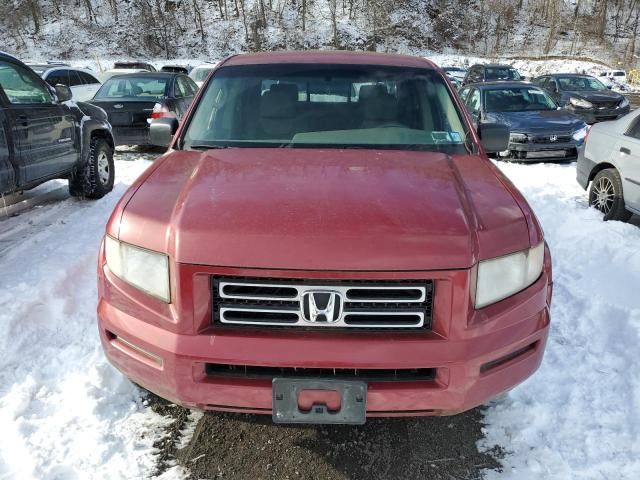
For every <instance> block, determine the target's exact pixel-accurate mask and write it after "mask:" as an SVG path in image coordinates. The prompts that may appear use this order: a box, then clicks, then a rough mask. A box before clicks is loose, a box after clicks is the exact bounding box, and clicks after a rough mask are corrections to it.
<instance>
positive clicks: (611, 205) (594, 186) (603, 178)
mask: <svg viewBox="0 0 640 480" xmlns="http://www.w3.org/2000/svg"><path fill="white" fill-rule="evenodd" d="M589 206H592V207H595V208H597V209H598V210H600V211H601V212H602V213H603V214H604V220H605V221H608V220H618V221H620V222H626V221H627V220H629V218H631V212H630V211H629V210H627V209H626V208H625V204H624V196H623V193H622V179H621V178H620V174H619V173H618V171H617V170H616V169H614V168H607V169H605V170H601V171H599V172H598V174H597V175H596V176H595V178H594V179H593V182H591V187H590V188H589Z"/></svg>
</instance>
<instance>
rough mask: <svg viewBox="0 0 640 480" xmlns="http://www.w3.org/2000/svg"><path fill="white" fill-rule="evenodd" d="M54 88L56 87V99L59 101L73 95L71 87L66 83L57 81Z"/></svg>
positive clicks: (65, 100) (68, 98)
mask: <svg viewBox="0 0 640 480" xmlns="http://www.w3.org/2000/svg"><path fill="white" fill-rule="evenodd" d="M55 88H56V97H58V101H59V102H60V103H62V102H67V101H69V100H71V98H72V97H73V93H72V92H71V89H70V88H69V87H67V86H66V85H62V84H61V83H58V84H57V85H56V87H55Z"/></svg>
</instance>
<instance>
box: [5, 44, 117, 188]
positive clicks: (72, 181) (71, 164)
mask: <svg viewBox="0 0 640 480" xmlns="http://www.w3.org/2000/svg"><path fill="white" fill-rule="evenodd" d="M69 100H71V90H69V87H66V86H64V85H56V86H55V88H54V87H51V86H50V85H49V84H47V83H46V82H45V81H44V80H42V78H40V77H39V76H38V75H37V74H36V73H35V72H34V71H33V70H31V69H30V68H29V67H27V66H26V65H25V64H24V63H22V62H21V61H19V60H17V59H16V58H14V57H12V56H11V55H7V54H4V53H0V195H3V194H6V193H11V192H16V191H20V190H28V189H30V188H33V187H35V186H37V185H39V184H41V183H44V182H46V181H47V180H52V179H54V178H68V179H69V192H70V193H71V195H74V196H82V197H87V198H100V197H102V196H104V195H105V194H107V193H108V192H110V191H111V189H112V188H113V180H114V165H113V148H114V142H113V135H112V134H111V125H109V122H108V121H107V115H106V114H105V112H104V111H103V110H102V109H101V108H98V107H95V106H93V105H89V104H86V103H80V102H78V103H75V102H70V101H69Z"/></svg>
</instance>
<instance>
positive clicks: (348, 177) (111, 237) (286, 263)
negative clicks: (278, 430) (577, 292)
mask: <svg viewBox="0 0 640 480" xmlns="http://www.w3.org/2000/svg"><path fill="white" fill-rule="evenodd" d="M508 137H509V132H508V129H507V128H506V127H504V126H503V125H495V124H493V125H492V124H483V125H481V126H480V127H479V130H478V131H475V130H474V128H473V126H472V123H471V121H470V119H469V117H468V116H467V114H466V113H465V110H464V107H463V105H462V103H461V102H460V99H459V98H458V95H457V93H456V92H455V91H454V89H453V88H452V86H451V84H450V83H449V82H448V81H447V80H446V77H445V75H444V74H443V72H442V71H441V70H440V69H439V68H438V67H437V66H435V65H434V64H433V63H431V62H429V61H428V60H425V59H423V58H417V57H408V56H400V55H388V54H374V53H353V52H278V53H263V54H247V55H238V56H233V57H230V58H228V59H227V60H225V61H224V62H221V63H220V64H219V65H218V66H217V68H216V69H215V70H214V72H213V73H212V74H211V75H210V77H209V78H208V80H207V81H206V82H205V84H204V86H203V87H202V89H201V91H200V92H199V94H198V96H197V97H196V99H195V100H194V102H193V105H192V107H191V110H190V112H189V113H188V114H187V115H186V117H185V118H184V120H183V122H182V124H181V125H180V127H178V124H177V121H176V120H175V119H171V118H166V119H158V120H154V122H153V123H152V125H151V138H152V141H153V142H154V143H155V144H159V145H168V146H169V150H168V151H167V152H166V153H165V154H164V155H162V156H161V157H160V158H158V159H157V160H156V162H155V163H154V164H153V165H152V166H151V167H150V168H149V169H148V170H147V171H146V172H145V173H144V174H143V175H142V176H141V177H140V178H139V179H138V180H137V181H136V182H135V183H134V184H133V185H132V186H131V187H130V188H129V190H128V191H127V192H126V193H125V195H124V196H123V198H122V199H121V200H120V202H119V204H118V205H117V206H116V208H115V210H114V212H113V214H112V216H111V218H110V220H109V222H108V224H107V228H106V236H105V238H104V241H103V243H102V245H101V247H100V255H99V266H98V267H99V268H98V283H99V303H98V323H99V330H100V337H101V340H102V344H103V346H104V350H105V352H106V355H107V357H108V358H109V360H110V361H111V362H112V363H113V364H114V365H115V366H116V367H117V368H118V369H120V370H121V371H122V372H123V373H124V374H125V375H126V376H128V377H129V378H130V379H131V380H132V381H133V382H135V383H137V384H139V385H141V386H142V387H144V388H146V389H148V390H150V391H152V392H154V393H156V394H158V395H159V396H161V397H164V398H167V399H169V400H171V401H173V402H176V403H179V404H182V405H184V406H187V407H190V408H198V409H205V410H220V411H233V412H251V413H262V414H270V415H272V416H273V419H274V421H276V422H309V423H354V424H355V423H363V422H364V421H365V419H366V417H373V416H397V415H448V414H453V413H457V412H461V411H464V410H467V409H470V408H472V407H474V406H477V405H480V404H482V403H484V402H487V401H488V400H490V399H491V398H493V397H495V396H497V395H499V394H501V393H502V392H504V391H506V390H508V389H510V388H512V387H513V386H515V385H516V384H518V383H519V382H522V381H523V380H524V379H526V378H527V377H528V376H530V375H531V374H532V373H533V372H534V371H535V370H536V369H537V368H538V366H539V364H540V362H541V360H542V356H543V351H544V347H545V342H546V338H547V334H548V330H549V306H550V301H551V292H552V279H551V259H550V255H549V250H548V248H547V247H546V244H545V242H544V238H543V232H542V229H541V227H540V225H539V223H538V221H537V219H536V217H535V215H534V213H533V212H532V210H531V208H530V207H529V205H528V204H527V202H526V201H525V200H524V198H523V197H522V195H521V194H520V193H519V192H518V191H517V190H516V188H515V187H514V186H513V185H512V184H511V182H510V181H509V180H508V179H507V178H506V177H505V176H504V175H503V174H502V173H501V172H500V171H499V170H498V169H497V168H496V167H495V166H494V165H493V164H492V163H491V161H489V160H488V158H487V155H486V154H487V152H497V151H501V150H504V149H505V148H506V145H507V143H508Z"/></svg>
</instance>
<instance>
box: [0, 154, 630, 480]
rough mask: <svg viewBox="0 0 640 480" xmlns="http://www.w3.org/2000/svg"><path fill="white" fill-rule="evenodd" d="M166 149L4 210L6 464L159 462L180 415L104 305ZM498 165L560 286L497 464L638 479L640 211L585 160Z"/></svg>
mask: <svg viewBox="0 0 640 480" xmlns="http://www.w3.org/2000/svg"><path fill="white" fill-rule="evenodd" d="M153 156H154V155H152V154H136V153H127V154H124V155H120V158H124V159H126V160H118V161H117V165H116V171H117V179H116V187H115V191H114V193H112V194H110V195H108V196H107V197H105V198H104V199H102V200H100V201H96V202H89V201H86V202H85V201H79V200H75V199H71V198H68V197H66V198H65V197H63V198H61V199H57V200H55V201H51V202H49V203H47V204H45V205H43V206H41V207H36V208H31V209H29V210H28V211H26V212H23V213H22V214H21V215H19V216H18V217H13V218H0V247H2V248H0V271H1V272H2V276H1V277H0V352H1V354H0V425H1V434H0V478H17V479H21V480H22V479H31V478H37V479H61V480H62V479H64V480H66V479H76V478H77V479H85V478H100V479H101V478H145V477H147V476H148V475H150V474H151V473H152V472H153V469H154V466H155V462H156V459H155V457H154V453H155V452H156V450H155V449H154V447H153V443H154V441H155V440H157V439H158V438H159V437H161V436H162V435H163V426H165V425H166V423H167V422H168V421H169V420H167V419H165V418H163V417H160V416H158V415H156V414H154V413H153V412H152V411H151V409H150V408H147V407H145V405H144V404H143V403H142V402H141V401H140V399H139V396H138V392H137V390H136V389H135V388H134V387H132V385H131V384H130V383H129V382H128V381H127V380H125V379H124V378H123V377H122V376H121V375H120V374H119V373H118V372H117V371H115V370H114V369H113V368H112V367H110V366H109V365H108V363H107V362H106V360H105V358H104V356H103V354H102V350H101V348H100V345H99V340H98V335H97V332H96V326H95V313H94V312H95V300H96V287H95V261H96V254H97V248H98V243H99V241H100V238H101V236H102V233H103V229H104V224H105V222H106V220H107V217H108V215H109V213H110V212H111V209H112V208H113V206H114V204H115V202H116V201H117V199H118V198H119V196H120V195H121V194H122V193H123V192H124V190H125V188H126V186H127V185H128V184H130V183H131V181H132V180H133V179H134V178H135V177H136V176H137V175H139V174H140V173H141V172H142V171H143V170H144V169H145V168H146V167H147V166H148V164H149V163H150V162H149V160H150V158H152V157H153ZM498 165H499V166H500V168H501V169H502V170H503V171H504V172H505V173H506V174H507V175H508V176H509V177H510V178H511V179H512V180H513V181H514V183H515V184H516V186H517V187H518V188H520V189H521V191H522V192H523V193H524V194H525V196H526V197H527V199H528V200H529V202H530V203H531V204H532V206H533V208H534V209H535V211H536V212H537V214H538V217H539V218H540V221H541V222H542V225H543V227H544V229H545V232H546V238H547V241H548V242H549V244H550V247H551V251H552V255H553V262H554V277H555V292H554V302H553V311H552V329H551V334H550V338H549V342H548V346H547V352H546V355H545V359H544V362H543V364H542V367H541V368H540V370H539V372H538V373H537V374H536V375H534V376H533V377H532V378H531V379H529V380H528V381H526V382H525V383H524V384H522V385H521V386H519V387H517V388H516V389H515V390H513V391H512V392H510V394H509V395H508V396H507V397H506V398H504V399H502V400H500V401H498V402H496V403H494V404H493V405H491V406H490V408H489V409H488V410H487V412H486V419H485V421H486V423H487V425H486V427H485V434H486V438H485V439H484V440H483V441H482V442H481V445H480V448H481V449H487V450H489V449H490V448H491V447H492V446H494V445H499V446H501V447H502V448H503V449H504V450H505V451H506V456H505V458H504V459H503V460H502V462H503V465H504V470H503V471H502V472H493V471H489V472H486V478H487V480H496V479H517V480H529V479H531V480H533V479H536V480H539V479H548V480H551V479H554V480H555V479H558V480H560V479H562V480H566V479H580V480H582V479H587V480H589V479H594V480H595V479H598V480H600V479H605V480H606V479H609V480H614V479H615V480H625V479H628V480H636V479H638V478H640V442H638V438H639V437H640V369H639V368H638V365H639V363H640V361H639V360H638V353H639V352H638V345H639V344H640V295H639V294H638V293H639V291H638V288H639V287H638V286H639V285H640V249H639V248H638V246H639V245H640V228H638V227H639V226H640V221H639V219H638V218H637V217H635V218H634V220H633V221H632V224H623V223H618V222H608V223H604V222H603V221H602V219H601V215H600V214H599V213H597V212H596V211H594V210H593V209H589V208H588V206H587V201H586V194H585V192H583V191H582V190H581V189H580V187H579V186H578V184H577V183H576V181H575V164H571V165H553V164H536V165H516V164H505V163H499V164H498ZM49 185H50V189H51V190H55V189H57V188H59V187H62V182H60V183H53V184H49ZM0 215H3V213H2V210H1V209H0ZM3 238H4V239H5V240H6V241H5V243H4V244H3V243H2V240H3ZM196 420H197V419H196ZM194 421H195V420H194ZM193 426H194V425H191V426H190V427H189V428H190V429H191V430H193ZM185 435H186V436H189V435H190V432H185ZM180 475H181V470H180V469H179V468H177V467H176V468H173V469H171V470H170V471H169V472H167V473H166V474H165V475H164V476H163V477H164V478H167V477H175V476H180Z"/></svg>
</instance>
